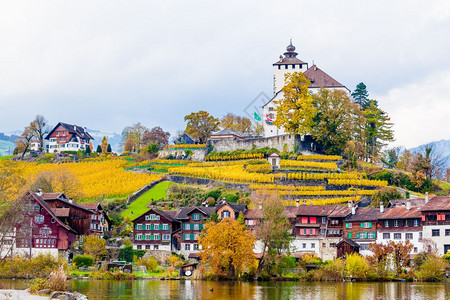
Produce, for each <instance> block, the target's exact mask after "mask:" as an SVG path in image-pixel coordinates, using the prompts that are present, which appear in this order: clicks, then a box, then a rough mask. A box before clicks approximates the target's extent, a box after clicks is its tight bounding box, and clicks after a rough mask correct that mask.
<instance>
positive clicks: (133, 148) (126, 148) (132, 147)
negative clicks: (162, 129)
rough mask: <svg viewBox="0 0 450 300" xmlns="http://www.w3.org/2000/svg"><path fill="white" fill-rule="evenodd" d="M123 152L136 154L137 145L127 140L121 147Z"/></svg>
mask: <svg viewBox="0 0 450 300" xmlns="http://www.w3.org/2000/svg"><path fill="white" fill-rule="evenodd" d="M123 150H124V151H129V152H136V150H137V144H136V143H135V142H134V141H133V140H132V139H128V140H127V141H126V142H125V144H124V146H123Z"/></svg>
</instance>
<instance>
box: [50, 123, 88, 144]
mask: <svg viewBox="0 0 450 300" xmlns="http://www.w3.org/2000/svg"><path fill="white" fill-rule="evenodd" d="M59 125H61V126H62V127H64V128H65V129H66V130H67V131H68V132H69V133H70V134H74V135H77V136H79V137H81V138H83V139H90V140H93V139H94V138H93V137H92V136H91V135H90V134H89V133H88V132H87V131H85V130H84V128H83V127H81V126H77V125H71V124H67V123H63V122H59V123H58V124H56V126H55V127H53V129H52V130H51V131H50V132H49V133H48V134H47V136H46V137H45V139H49V138H50V135H51V134H52V133H53V132H54V131H55V129H56V128H58V126H59Z"/></svg>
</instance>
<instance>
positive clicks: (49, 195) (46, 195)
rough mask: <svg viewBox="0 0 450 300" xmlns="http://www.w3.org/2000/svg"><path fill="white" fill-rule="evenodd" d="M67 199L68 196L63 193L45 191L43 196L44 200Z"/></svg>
mask: <svg viewBox="0 0 450 300" xmlns="http://www.w3.org/2000/svg"><path fill="white" fill-rule="evenodd" d="M59 198H62V199H65V198H66V196H65V195H64V194H63V193H43V194H42V196H41V199H42V200H49V199H59Z"/></svg>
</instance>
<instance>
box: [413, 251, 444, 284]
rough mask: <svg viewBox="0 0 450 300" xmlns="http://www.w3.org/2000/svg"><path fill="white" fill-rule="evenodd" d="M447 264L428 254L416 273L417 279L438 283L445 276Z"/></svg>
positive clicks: (439, 258)
mask: <svg viewBox="0 0 450 300" xmlns="http://www.w3.org/2000/svg"><path fill="white" fill-rule="evenodd" d="M447 266H448V264H447V263H446V262H445V261H444V259H443V258H441V257H439V256H436V255H434V254H430V255H429V256H428V258H427V260H425V262H424V263H423V264H422V265H421V266H420V268H419V271H418V272H417V273H416V276H417V278H418V279H420V280H423V281H440V280H442V278H443V277H444V276H445V269H446V268H447Z"/></svg>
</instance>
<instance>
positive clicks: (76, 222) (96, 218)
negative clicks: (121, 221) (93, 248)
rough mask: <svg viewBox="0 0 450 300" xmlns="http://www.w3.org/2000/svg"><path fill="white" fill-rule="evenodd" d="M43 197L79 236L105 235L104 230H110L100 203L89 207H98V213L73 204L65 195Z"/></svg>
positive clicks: (46, 195)
mask: <svg viewBox="0 0 450 300" xmlns="http://www.w3.org/2000/svg"><path fill="white" fill-rule="evenodd" d="M41 197H42V199H43V200H44V201H45V202H46V203H47V205H48V206H50V207H51V209H52V210H54V211H55V213H58V214H59V216H58V217H59V218H60V219H61V220H62V221H63V222H65V223H67V224H69V225H70V227H72V228H73V229H74V230H75V231H76V232H77V234H78V235H90V234H96V235H103V234H104V233H105V231H104V230H105V229H109V222H110V221H109V218H108V217H107V216H106V213H105V212H104V210H103V209H102V208H101V206H99V205H98V203H97V204H95V205H89V207H91V206H92V207H94V206H95V207H97V209H98V211H96V210H91V209H90V208H85V207H83V206H81V205H80V204H78V203H75V202H73V201H72V200H71V199H68V198H67V197H66V196H65V195H64V194H63V193H44V194H42V196H41ZM63 208H64V209H63Z"/></svg>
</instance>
